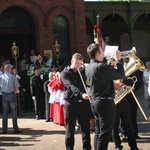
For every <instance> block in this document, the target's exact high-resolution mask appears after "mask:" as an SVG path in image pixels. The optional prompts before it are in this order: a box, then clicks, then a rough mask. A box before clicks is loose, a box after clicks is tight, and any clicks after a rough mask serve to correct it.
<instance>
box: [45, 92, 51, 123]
mask: <svg viewBox="0 0 150 150" xmlns="http://www.w3.org/2000/svg"><path fill="white" fill-rule="evenodd" d="M49 98H50V94H49V93H48V94H47V93H45V118H46V120H48V119H50V116H49V112H50V103H49Z"/></svg>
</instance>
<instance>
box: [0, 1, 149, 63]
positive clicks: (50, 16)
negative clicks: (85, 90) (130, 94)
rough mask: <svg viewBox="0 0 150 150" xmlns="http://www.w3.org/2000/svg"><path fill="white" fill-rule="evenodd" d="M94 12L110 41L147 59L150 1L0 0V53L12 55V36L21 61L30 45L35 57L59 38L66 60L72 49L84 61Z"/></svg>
mask: <svg viewBox="0 0 150 150" xmlns="http://www.w3.org/2000/svg"><path fill="white" fill-rule="evenodd" d="M97 14H98V15H99V16H100V23H101V25H102V33H103V37H104V39H106V38H107V39H109V44H111V45H119V48H120V49H121V50H123V51H124V50H128V49H131V48H132V46H135V47H136V48H137V51H138V53H137V55H138V56H139V57H140V58H142V59H143V60H148V59H149V58H150V53H149V49H150V42H149V40H150V3H139V2H130V3H129V2H84V1H83V0H0V55H4V56H7V57H10V58H12V55H11V50H10V48H11V46H12V44H13V40H15V42H16V45H17V46H19V52H20V57H19V58H20V59H21V56H22V55H23V54H24V53H27V54H28V55H29V51H30V49H35V50H36V54H37V55H38V54H41V55H43V54H44V50H52V51H54V44H55V40H58V43H59V44H60V48H61V55H62V56H63V57H64V58H65V64H68V63H69V60H70V56H71V55H72V54H73V53H74V52H80V53H82V54H83V55H84V57H85V61H86V62H88V60H89V59H88V56H87V54H86V47H87V45H88V44H90V43H91V42H93V25H94V24H95V23H96V15H97Z"/></svg>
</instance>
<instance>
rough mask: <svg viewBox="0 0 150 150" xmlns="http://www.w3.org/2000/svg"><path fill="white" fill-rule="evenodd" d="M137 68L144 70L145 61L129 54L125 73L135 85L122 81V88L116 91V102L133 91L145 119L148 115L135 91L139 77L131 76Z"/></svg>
mask: <svg viewBox="0 0 150 150" xmlns="http://www.w3.org/2000/svg"><path fill="white" fill-rule="evenodd" d="M137 70H140V71H144V70H145V66H144V64H143V62H142V61H141V60H140V59H139V58H138V57H137V56H136V55H135V54H129V62H128V64H127V66H126V68H125V75H126V77H127V79H128V78H129V79H132V80H133V85H132V86H128V85H125V84H124V83H121V90H120V91H115V98H114V102H115V104H118V103H120V102H121V100H122V99H123V98H124V97H125V96H126V95H127V94H129V93H131V94H132V95H133V97H134V99H135V101H136V103H137V105H138V107H139V109H140V110H141V112H142V114H143V116H144V118H145V120H148V118H147V116H146V115H145V113H144V111H143V109H142V107H141V105H140V103H139V102H138V100H137V98H136V96H135V94H134V92H133V90H134V86H135V83H136V82H137V78H136V77H135V76H133V77H132V78H130V77H129V76H130V75H131V74H132V73H134V72H135V71H137Z"/></svg>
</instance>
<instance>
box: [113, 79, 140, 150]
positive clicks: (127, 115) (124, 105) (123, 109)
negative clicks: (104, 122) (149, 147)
mask: <svg viewBox="0 0 150 150" xmlns="http://www.w3.org/2000/svg"><path fill="white" fill-rule="evenodd" d="M124 84H125V85H126V84H127V86H131V87H132V85H133V80H131V79H124ZM130 89H131V88H130ZM124 90H125V89H124ZM126 92H127V91H126ZM122 93H124V92H123V91H122ZM116 112H117V113H116V119H115V125H114V129H113V131H112V138H113V141H114V143H115V149H116V150H122V148H123V146H122V145H121V139H120V136H119V129H118V127H119V123H120V120H121V122H122V124H123V127H124V130H125V133H126V136H127V140H128V145H129V146H130V148H131V150H139V149H138V148H137V143H136V138H135V135H134V132H133V125H132V119H131V111H130V106H129V103H128V102H127V101H126V97H125V98H123V99H122V100H120V103H118V104H117V105H116Z"/></svg>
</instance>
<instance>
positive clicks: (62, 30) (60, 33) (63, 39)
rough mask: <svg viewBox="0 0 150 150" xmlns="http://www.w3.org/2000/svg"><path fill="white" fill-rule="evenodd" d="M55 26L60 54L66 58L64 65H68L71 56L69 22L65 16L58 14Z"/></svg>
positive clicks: (55, 37) (55, 35)
mask: <svg viewBox="0 0 150 150" xmlns="http://www.w3.org/2000/svg"><path fill="white" fill-rule="evenodd" d="M53 26H54V39H55V40H57V41H58V43H59V44H60V56H61V57H62V58H63V59H64V64H63V65H68V63H69V56H70V54H69V32H68V22H67V20H66V18H65V17H63V16H57V17H55V19H54V22H53ZM54 43H55V41H54Z"/></svg>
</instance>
